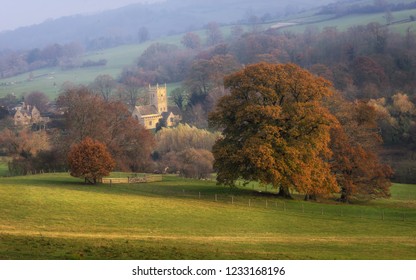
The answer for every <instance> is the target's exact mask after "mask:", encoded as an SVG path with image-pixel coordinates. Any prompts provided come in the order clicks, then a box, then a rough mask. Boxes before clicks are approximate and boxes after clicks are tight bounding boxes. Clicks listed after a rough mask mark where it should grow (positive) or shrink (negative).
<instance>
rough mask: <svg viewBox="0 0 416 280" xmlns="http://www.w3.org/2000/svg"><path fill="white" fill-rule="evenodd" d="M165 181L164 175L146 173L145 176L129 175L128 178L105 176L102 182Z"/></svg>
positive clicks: (135, 182)
mask: <svg viewBox="0 0 416 280" xmlns="http://www.w3.org/2000/svg"><path fill="white" fill-rule="evenodd" d="M161 181H163V177H162V175H157V174H155V175H148V174H146V175H144V176H143V177H127V178H103V179H101V183H103V184H139V183H152V182H161Z"/></svg>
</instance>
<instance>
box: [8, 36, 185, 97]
mask: <svg viewBox="0 0 416 280" xmlns="http://www.w3.org/2000/svg"><path fill="white" fill-rule="evenodd" d="M180 38H181V37H180V36H170V37H165V38H163V39H160V40H158V42H163V43H172V44H180ZM152 43H154V42H152V41H149V42H146V43H143V44H137V45H123V46H119V47H115V48H110V49H105V50H101V51H97V52H90V53H87V54H85V55H84V56H82V58H81V59H82V60H83V61H87V60H93V61H98V60H101V59H106V60H107V61H108V62H107V65H105V66H97V67H89V68H75V69H69V70H62V69H61V68H60V67H53V68H44V69H40V70H36V71H32V72H31V74H32V75H33V77H34V79H33V80H29V75H30V73H24V74H21V75H18V76H15V77H11V78H7V79H0V84H1V83H6V84H8V85H7V86H6V85H0V97H4V96H6V95H7V94H11V93H14V94H15V95H16V96H22V95H24V94H25V93H30V92H32V91H41V92H44V93H45V94H46V95H47V96H48V97H49V98H50V99H51V100H53V99H55V98H56V97H57V96H58V94H59V92H60V90H61V87H62V85H63V84H64V83H65V82H68V81H69V82H71V83H73V84H76V85H77V84H84V85H88V84H90V83H91V82H92V81H93V80H94V79H95V78H96V77H97V76H98V75H102V74H109V75H111V76H113V77H114V78H115V79H117V78H118V77H119V76H120V74H121V71H122V70H123V68H124V67H126V66H130V65H134V63H135V61H136V60H137V58H138V57H139V56H140V55H141V54H142V52H143V51H144V50H145V49H146V48H147V47H148V46H149V45H150V44H152Z"/></svg>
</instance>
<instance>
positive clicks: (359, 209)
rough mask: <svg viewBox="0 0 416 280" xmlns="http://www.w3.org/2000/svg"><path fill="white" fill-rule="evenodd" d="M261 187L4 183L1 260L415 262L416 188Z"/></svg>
mask: <svg viewBox="0 0 416 280" xmlns="http://www.w3.org/2000/svg"><path fill="white" fill-rule="evenodd" d="M257 187H258V186H255V185H251V186H250V185H249V186H248V187H246V188H238V189H233V190H231V189H229V188H225V187H222V186H217V185H215V183H214V182H211V181H197V180H185V179H181V178H177V177H172V176H165V177H164V180H163V182H158V183H149V184H131V185H122V184H121V185H113V186H110V185H97V186H86V185H83V184H82V183H81V181H80V180H78V179H75V178H71V177H70V176H69V175H67V174H43V175H33V176H26V177H9V178H6V177H4V178H0V202H1V203H0V239H1V242H0V259H111V260H112V259H415V258H416V231H415V229H416V186H414V185H395V186H394V187H393V189H392V190H393V197H392V198H391V199H390V200H378V201H375V202H366V203H365V202H361V203H357V204H350V205H338V204H337V203H335V202H334V201H332V202H331V201H326V202H325V203H323V202H321V203H316V202H314V203H311V202H303V201H302V200H298V199H296V200H291V201H288V200H281V199H278V198H276V197H274V195H272V194H267V193H265V192H264V191H263V192H259V190H260V189H256V188H257Z"/></svg>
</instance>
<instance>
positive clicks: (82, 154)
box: [68, 137, 115, 184]
mask: <svg viewBox="0 0 416 280" xmlns="http://www.w3.org/2000/svg"><path fill="white" fill-rule="evenodd" d="M68 164H69V166H70V170H71V176H74V177H80V178H84V179H85V183H90V184H96V183H97V181H98V180H100V179H101V178H102V177H104V176H108V175H109V174H110V172H111V170H113V168H114V166H115V161H114V160H113V158H112V157H111V155H110V153H109V152H108V150H107V147H106V146H105V145H104V144H103V143H101V142H99V141H96V140H93V139H92V138H89V137H87V138H85V139H84V140H83V141H81V142H80V143H79V144H76V145H74V146H72V148H71V151H70V152H69V154H68Z"/></svg>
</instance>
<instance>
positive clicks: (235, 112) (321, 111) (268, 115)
mask: <svg viewBox="0 0 416 280" xmlns="http://www.w3.org/2000/svg"><path fill="white" fill-rule="evenodd" d="M225 87H226V88H228V89H229V90H230V93H231V94H230V95H228V96H225V97H223V98H222V99H221V100H220V102H219V103H218V106H217V108H216V110H215V111H214V112H213V113H212V114H211V115H210V118H209V120H210V124H211V126H213V127H216V128H220V129H222V130H223V138H221V139H219V140H218V141H217V142H216V144H215V145H214V147H213V154H214V157H215V163H214V168H215V169H216V171H217V180H218V182H219V183H222V184H226V185H230V186H233V185H234V184H235V181H236V180H237V179H239V178H242V179H244V180H246V181H251V180H255V181H260V182H261V183H265V184H272V185H273V186H274V187H276V188H280V194H281V195H284V196H290V192H289V190H290V189H293V190H296V191H298V192H301V193H305V194H306V195H307V197H309V196H315V195H318V194H320V195H326V194H329V193H332V192H336V191H338V186H337V183H336V180H335V176H333V174H331V170H330V165H329V163H328V160H329V158H330V156H331V151H330V149H329V146H328V145H329V142H330V128H331V126H334V125H337V120H336V119H335V117H334V116H333V115H332V114H330V113H329V111H328V110H327V109H326V108H325V107H324V106H323V105H322V102H321V100H322V98H323V97H326V96H329V95H331V90H330V87H331V84H330V83H329V82H328V81H326V80H324V79H322V78H318V77H315V76H313V75H312V74H311V73H309V72H308V71H306V70H304V69H302V68H300V67H298V66H296V65H294V64H283V65H277V64H267V63H259V64H255V65H251V66H248V67H246V68H245V69H244V70H242V71H240V72H237V73H235V74H232V75H230V76H228V77H226V78H225Z"/></svg>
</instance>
